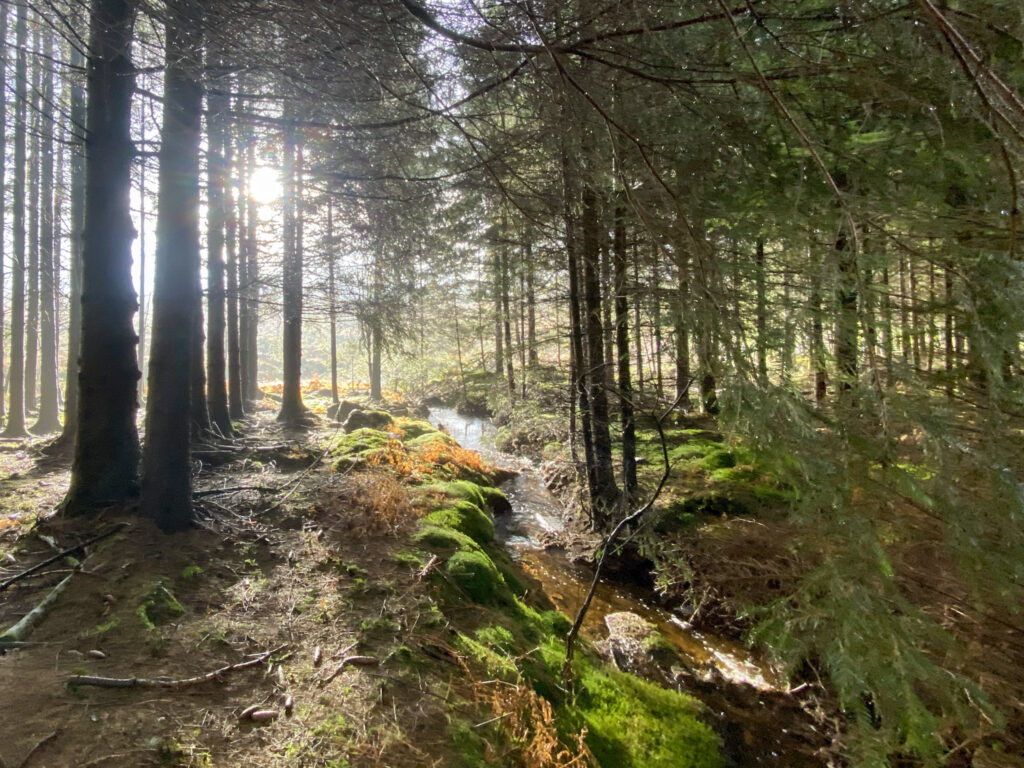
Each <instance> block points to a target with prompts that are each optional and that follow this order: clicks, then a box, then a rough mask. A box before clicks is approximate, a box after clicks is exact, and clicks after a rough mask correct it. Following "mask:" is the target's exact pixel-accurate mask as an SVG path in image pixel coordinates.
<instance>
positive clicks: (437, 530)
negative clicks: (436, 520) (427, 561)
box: [412, 523, 482, 552]
mask: <svg viewBox="0 0 1024 768" xmlns="http://www.w3.org/2000/svg"><path fill="white" fill-rule="evenodd" d="M412 539H413V541H414V542H415V543H417V544H420V545H422V546H424V547H427V548H428V549H432V550H434V551H436V552H454V551H458V550H462V549H464V550H467V551H470V552H473V551H477V552H479V551H482V550H481V549H480V545H479V544H477V543H476V542H475V541H473V539H471V538H470V537H469V536H467V535H466V534H464V533H462V532H461V531H456V530H454V529H453V528H445V527H443V526H440V525H432V524H430V523H426V524H423V525H421V526H420V529H419V530H418V531H416V533H414V534H413V537H412Z"/></svg>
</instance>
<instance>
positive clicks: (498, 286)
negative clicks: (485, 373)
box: [493, 244, 505, 376]
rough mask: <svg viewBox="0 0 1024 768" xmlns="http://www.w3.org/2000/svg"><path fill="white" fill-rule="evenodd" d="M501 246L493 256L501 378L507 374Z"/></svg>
mask: <svg viewBox="0 0 1024 768" xmlns="http://www.w3.org/2000/svg"><path fill="white" fill-rule="evenodd" d="M501 248H502V246H501V245H500V244H496V246H495V249H494V254H493V259H494V265H493V270H494V372H495V373H496V374H497V375H498V376H501V375H502V374H504V373H505V346H504V335H503V332H502V322H501V320H502V316H503V312H502V302H501V299H502V296H503V295H504V293H503V291H502V273H503V266H502V258H501Z"/></svg>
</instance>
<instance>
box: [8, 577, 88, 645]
mask: <svg viewBox="0 0 1024 768" xmlns="http://www.w3.org/2000/svg"><path fill="white" fill-rule="evenodd" d="M74 575H75V574H74V573H72V574H70V575H68V576H65V577H64V579H63V581H61V582H60V583H59V584H58V585H57V586H55V587H54V588H53V589H51V590H50V592H49V593H48V594H47V595H46V597H44V598H43V599H42V601H40V603H39V605H37V606H36V607H35V608H33V609H32V610H31V611H29V612H28V613H26V614H25V615H24V616H23V617H22V619H21V621H19V622H18V623H17V624H15V625H14V626H13V627H11V628H10V629H8V630H7V631H6V632H4V633H3V634H2V635H0V643H4V644H6V643H8V642H15V643H17V642H21V641H22V640H24V639H25V638H26V637H28V636H29V633H30V632H32V630H33V629H35V628H36V625H38V624H39V623H40V622H41V621H42V620H43V619H45V618H46V614H48V613H49V612H50V609H51V608H52V607H53V604H54V603H55V602H57V598H58V597H60V596H61V593H62V592H63V591H64V590H65V589H67V586H68V584H69V583H71V579H72V577H74Z"/></svg>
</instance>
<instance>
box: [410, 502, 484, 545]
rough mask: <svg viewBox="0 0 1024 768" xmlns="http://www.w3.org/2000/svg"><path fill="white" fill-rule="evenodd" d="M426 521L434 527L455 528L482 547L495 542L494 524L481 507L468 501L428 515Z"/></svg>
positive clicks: (456, 503)
mask: <svg viewBox="0 0 1024 768" xmlns="http://www.w3.org/2000/svg"><path fill="white" fill-rule="evenodd" d="M424 521H425V522H427V523H430V524H433V525H439V526H442V527H446V528H453V529H454V530H456V531H459V532H461V533H464V534H466V535H467V536H469V537H470V538H471V539H473V541H475V542H476V543H477V544H480V545H487V544H490V543H491V542H492V541H494V523H493V522H492V521H491V518H489V517H488V516H487V515H486V514H485V513H484V511H483V510H482V509H480V507H478V506H477V505H476V504H473V503H471V502H468V501H457V502H455V503H454V504H452V505H451V506H448V507H444V508H443V509H437V510H434V511H433V512H431V513H430V514H428V515H427V516H426V517H425V518H424Z"/></svg>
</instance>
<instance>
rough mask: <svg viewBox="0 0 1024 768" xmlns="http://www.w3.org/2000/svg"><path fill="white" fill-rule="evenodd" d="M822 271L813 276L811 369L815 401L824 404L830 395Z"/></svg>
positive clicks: (815, 272) (811, 297)
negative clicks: (823, 313)
mask: <svg viewBox="0 0 1024 768" xmlns="http://www.w3.org/2000/svg"><path fill="white" fill-rule="evenodd" d="M821 278H822V275H821V270H820V269H819V270H815V271H814V273H813V274H812V275H811V295H810V301H809V303H810V305H811V307H810V309H811V368H812V369H813V371H814V399H815V401H817V402H819V403H820V402H822V401H824V399H825V396H826V395H827V394H828V372H827V369H826V365H825V323H824V318H823V316H822V308H821Z"/></svg>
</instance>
